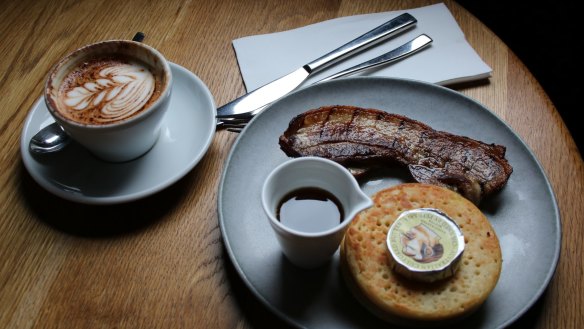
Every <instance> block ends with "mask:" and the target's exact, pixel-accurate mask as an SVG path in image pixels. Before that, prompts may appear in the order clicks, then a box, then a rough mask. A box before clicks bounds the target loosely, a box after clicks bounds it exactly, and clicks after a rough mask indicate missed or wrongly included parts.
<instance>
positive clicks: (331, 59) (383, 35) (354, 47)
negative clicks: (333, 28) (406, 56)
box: [304, 13, 417, 73]
mask: <svg viewBox="0 0 584 329" xmlns="http://www.w3.org/2000/svg"><path fill="white" fill-rule="evenodd" d="M416 22H417V20H416V19H415V18H414V16H412V15H410V14H408V13H405V14H401V15H399V16H398V17H396V18H394V19H392V20H390V21H388V22H385V23H384V24H382V25H380V26H378V27H376V28H374V29H373V30H371V31H369V32H367V33H365V34H363V35H362V36H360V37H358V38H356V39H354V40H352V41H349V42H348V43H346V44H344V45H342V46H340V47H339V48H337V49H335V50H333V51H331V52H330V53H328V54H326V55H324V56H322V57H319V58H317V59H315V60H314V61H312V62H310V63H308V64H306V65H304V68H305V69H306V70H307V71H308V72H309V73H314V72H317V71H320V70H322V69H324V68H325V67H328V66H330V65H332V64H334V63H336V62H338V61H340V60H342V59H343V58H345V57H347V56H349V55H351V54H353V53H355V52H357V51H361V50H363V49H365V48H367V47H370V46H373V45H374V44H377V43H379V42H381V41H383V40H385V39H387V38H389V37H391V36H393V35H395V34H397V33H398V32H401V31H402V30H403V29H405V28H406V27H411V26H413V25H414V24H415V23H416Z"/></svg>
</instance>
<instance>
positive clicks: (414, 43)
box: [217, 34, 432, 133]
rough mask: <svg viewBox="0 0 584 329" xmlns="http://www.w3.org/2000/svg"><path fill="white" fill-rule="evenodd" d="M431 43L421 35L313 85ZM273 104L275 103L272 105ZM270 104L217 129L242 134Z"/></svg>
mask: <svg viewBox="0 0 584 329" xmlns="http://www.w3.org/2000/svg"><path fill="white" fill-rule="evenodd" d="M430 43H432V39H431V38H430V37H429V36H427V35H426V34H421V35H419V36H418V37H416V38H414V39H413V40H410V41H408V42H406V43H405V44H403V45H401V46H399V47H397V48H395V49H393V50H391V51H389V52H387V53H385V54H383V55H381V56H378V57H375V58H373V59H370V60H368V61H366V62H363V63H360V64H357V65H355V66H352V67H350V68H348V69H345V70H342V71H340V72H338V73H335V74H333V75H330V76H328V77H326V78H324V79H321V80H319V81H317V82H314V83H312V84H311V85H315V84H318V83H322V82H325V81H330V80H334V79H338V78H341V77H344V76H348V75H352V74H355V73H358V72H361V71H364V70H368V69H371V68H374V67H379V66H381V65H386V64H390V63H394V62H396V61H398V60H401V59H404V58H406V57H408V56H410V55H412V54H415V53H417V52H418V51H420V50H422V49H424V48H426V47H427V46H428V45H430ZM272 104H273V103H272ZM269 105H270V104H267V105H264V106H262V107H260V108H257V109H255V110H253V111H251V112H248V113H247V115H245V116H243V117H242V116H241V115H238V116H237V117H222V118H220V119H217V128H225V129H227V131H231V132H237V133H239V132H241V131H242V130H243V128H245V126H246V125H247V123H249V121H250V120H251V119H252V118H253V117H254V116H256V115H257V114H258V113H260V112H261V111H263V110H264V109H265V108H266V107H268V106H269Z"/></svg>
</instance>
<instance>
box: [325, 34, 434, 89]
mask: <svg viewBox="0 0 584 329" xmlns="http://www.w3.org/2000/svg"><path fill="white" fill-rule="evenodd" d="M430 43H432V39H431V38H430V37H429V36H427V35H425V34H421V35H419V36H418V37H416V38H415V39H413V40H411V41H409V42H406V43H405V44H403V45H401V46H399V47H397V48H395V49H393V50H392V51H389V52H387V53H385V54H383V55H381V56H378V57H375V58H373V59H370V60H368V61H367V62H363V63H361V64H357V65H355V66H352V67H350V68H348V69H345V70H343V71H341V72H338V73H335V74H333V75H330V76H328V77H326V78H324V79H322V80H319V81H317V82H315V84H316V83H321V82H325V81H329V80H333V79H336V78H340V77H344V76H347V75H351V74H355V73H357V72H359V71H363V70H367V69H370V68H374V67H377V66H381V65H385V64H389V63H391V62H395V61H398V60H400V59H403V58H405V57H407V56H409V55H412V54H414V53H416V52H418V51H420V50H422V49H424V48H425V47H426V46H428V45H429V44H430Z"/></svg>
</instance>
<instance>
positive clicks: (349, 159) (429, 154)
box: [279, 106, 513, 204]
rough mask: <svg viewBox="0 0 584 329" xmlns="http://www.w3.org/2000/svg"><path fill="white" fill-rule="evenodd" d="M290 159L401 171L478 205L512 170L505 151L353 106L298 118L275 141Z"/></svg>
mask: <svg viewBox="0 0 584 329" xmlns="http://www.w3.org/2000/svg"><path fill="white" fill-rule="evenodd" d="M279 143H280V147H281V149H282V150H283V151H284V152H285V153H286V154H287V155H288V156H290V157H301V156H319V157H324V158H328V159H331V160H333V161H336V162H338V163H340V164H342V165H344V166H346V167H353V166H358V167H360V168H365V169H368V168H373V167H378V166H386V165H389V164H394V163H397V164H399V165H403V166H407V168H408V169H409V171H410V173H411V175H412V176H413V178H414V179H415V180H416V181H418V182H420V183H429V184H435V185H440V186H445V187H448V188H450V189H453V190H455V191H457V192H458V193H460V194H462V195H463V196H464V197H466V198H467V199H469V200H471V201H473V202H474V203H476V204H478V203H479V202H480V200H481V199H482V198H483V197H485V196H487V195H489V194H491V193H493V192H495V191H497V190H499V189H501V188H502V187H503V186H504V185H505V184H506V183H507V180H508V179H509V176H510V175H511V172H512V171H513V168H512V167H511V166H510V165H509V163H508V162H507V160H506V159H505V147H504V146H501V145H496V144H490V145H489V144H485V143H483V142H480V141H477V140H474V139H471V138H468V137H464V136H457V135H453V134H450V133H447V132H442V131H436V130H434V129H432V128H431V127H430V126H428V125H425V124H423V123H421V122H419V121H416V120H412V119H410V118H407V117H405V116H402V115H398V114H390V113H387V112H383V111H379V110H375V109H363V108H358V107H353V106H327V107H321V108H318V109H315V110H311V111H308V112H305V113H302V114H300V115H298V116H296V117H295V118H293V119H292V121H290V124H289V126H288V129H287V130H286V131H285V132H284V134H283V135H282V136H280V141H279Z"/></svg>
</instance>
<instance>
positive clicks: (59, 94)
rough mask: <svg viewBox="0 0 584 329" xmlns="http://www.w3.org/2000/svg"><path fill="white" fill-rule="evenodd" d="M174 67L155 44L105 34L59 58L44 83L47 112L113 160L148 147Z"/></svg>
mask: <svg viewBox="0 0 584 329" xmlns="http://www.w3.org/2000/svg"><path fill="white" fill-rule="evenodd" d="M171 89H172V71H171V68H170V64H169V62H168V61H167V60H166V59H165V58H164V56H162V54H161V53H160V52H158V51H157V50H156V49H154V48H152V47H150V46H148V45H145V44H143V43H140V42H135V41H126V40H109V41H102V42H98V43H94V44H90V45H87V46H84V47H81V48H79V49H77V50H75V51H74V52H72V53H70V54H68V55H67V56H65V57H64V58H63V59H61V60H60V61H59V62H58V63H57V64H56V65H55V66H54V67H53V68H52V69H51V71H50V73H49V75H48V77H47V82H46V84H45V93H44V97H45V104H46V105H47V109H48V110H49V113H50V114H51V115H52V116H53V118H54V119H55V121H56V122H57V123H58V124H59V125H60V126H61V127H62V128H63V130H64V131H65V132H66V133H67V134H68V135H69V136H71V138H73V139H74V140H75V141H76V142H78V143H79V144H81V145H82V146H84V147H85V148H87V149H88V150H89V151H91V152H92V153H93V154H95V155H96V156H98V157H99V158H101V159H103V160H106V161H111V162H123V161H129V160H133V159H136V158H137V157H139V156H141V155H143V154H145V153H146V152H148V150H150V149H151V148H152V147H153V146H154V144H155V143H156V140H157V139H158V136H159V135H160V130H161V126H162V122H163V119H164V116H165V113H166V111H167V109H168V107H169V103H170V95H171Z"/></svg>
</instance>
